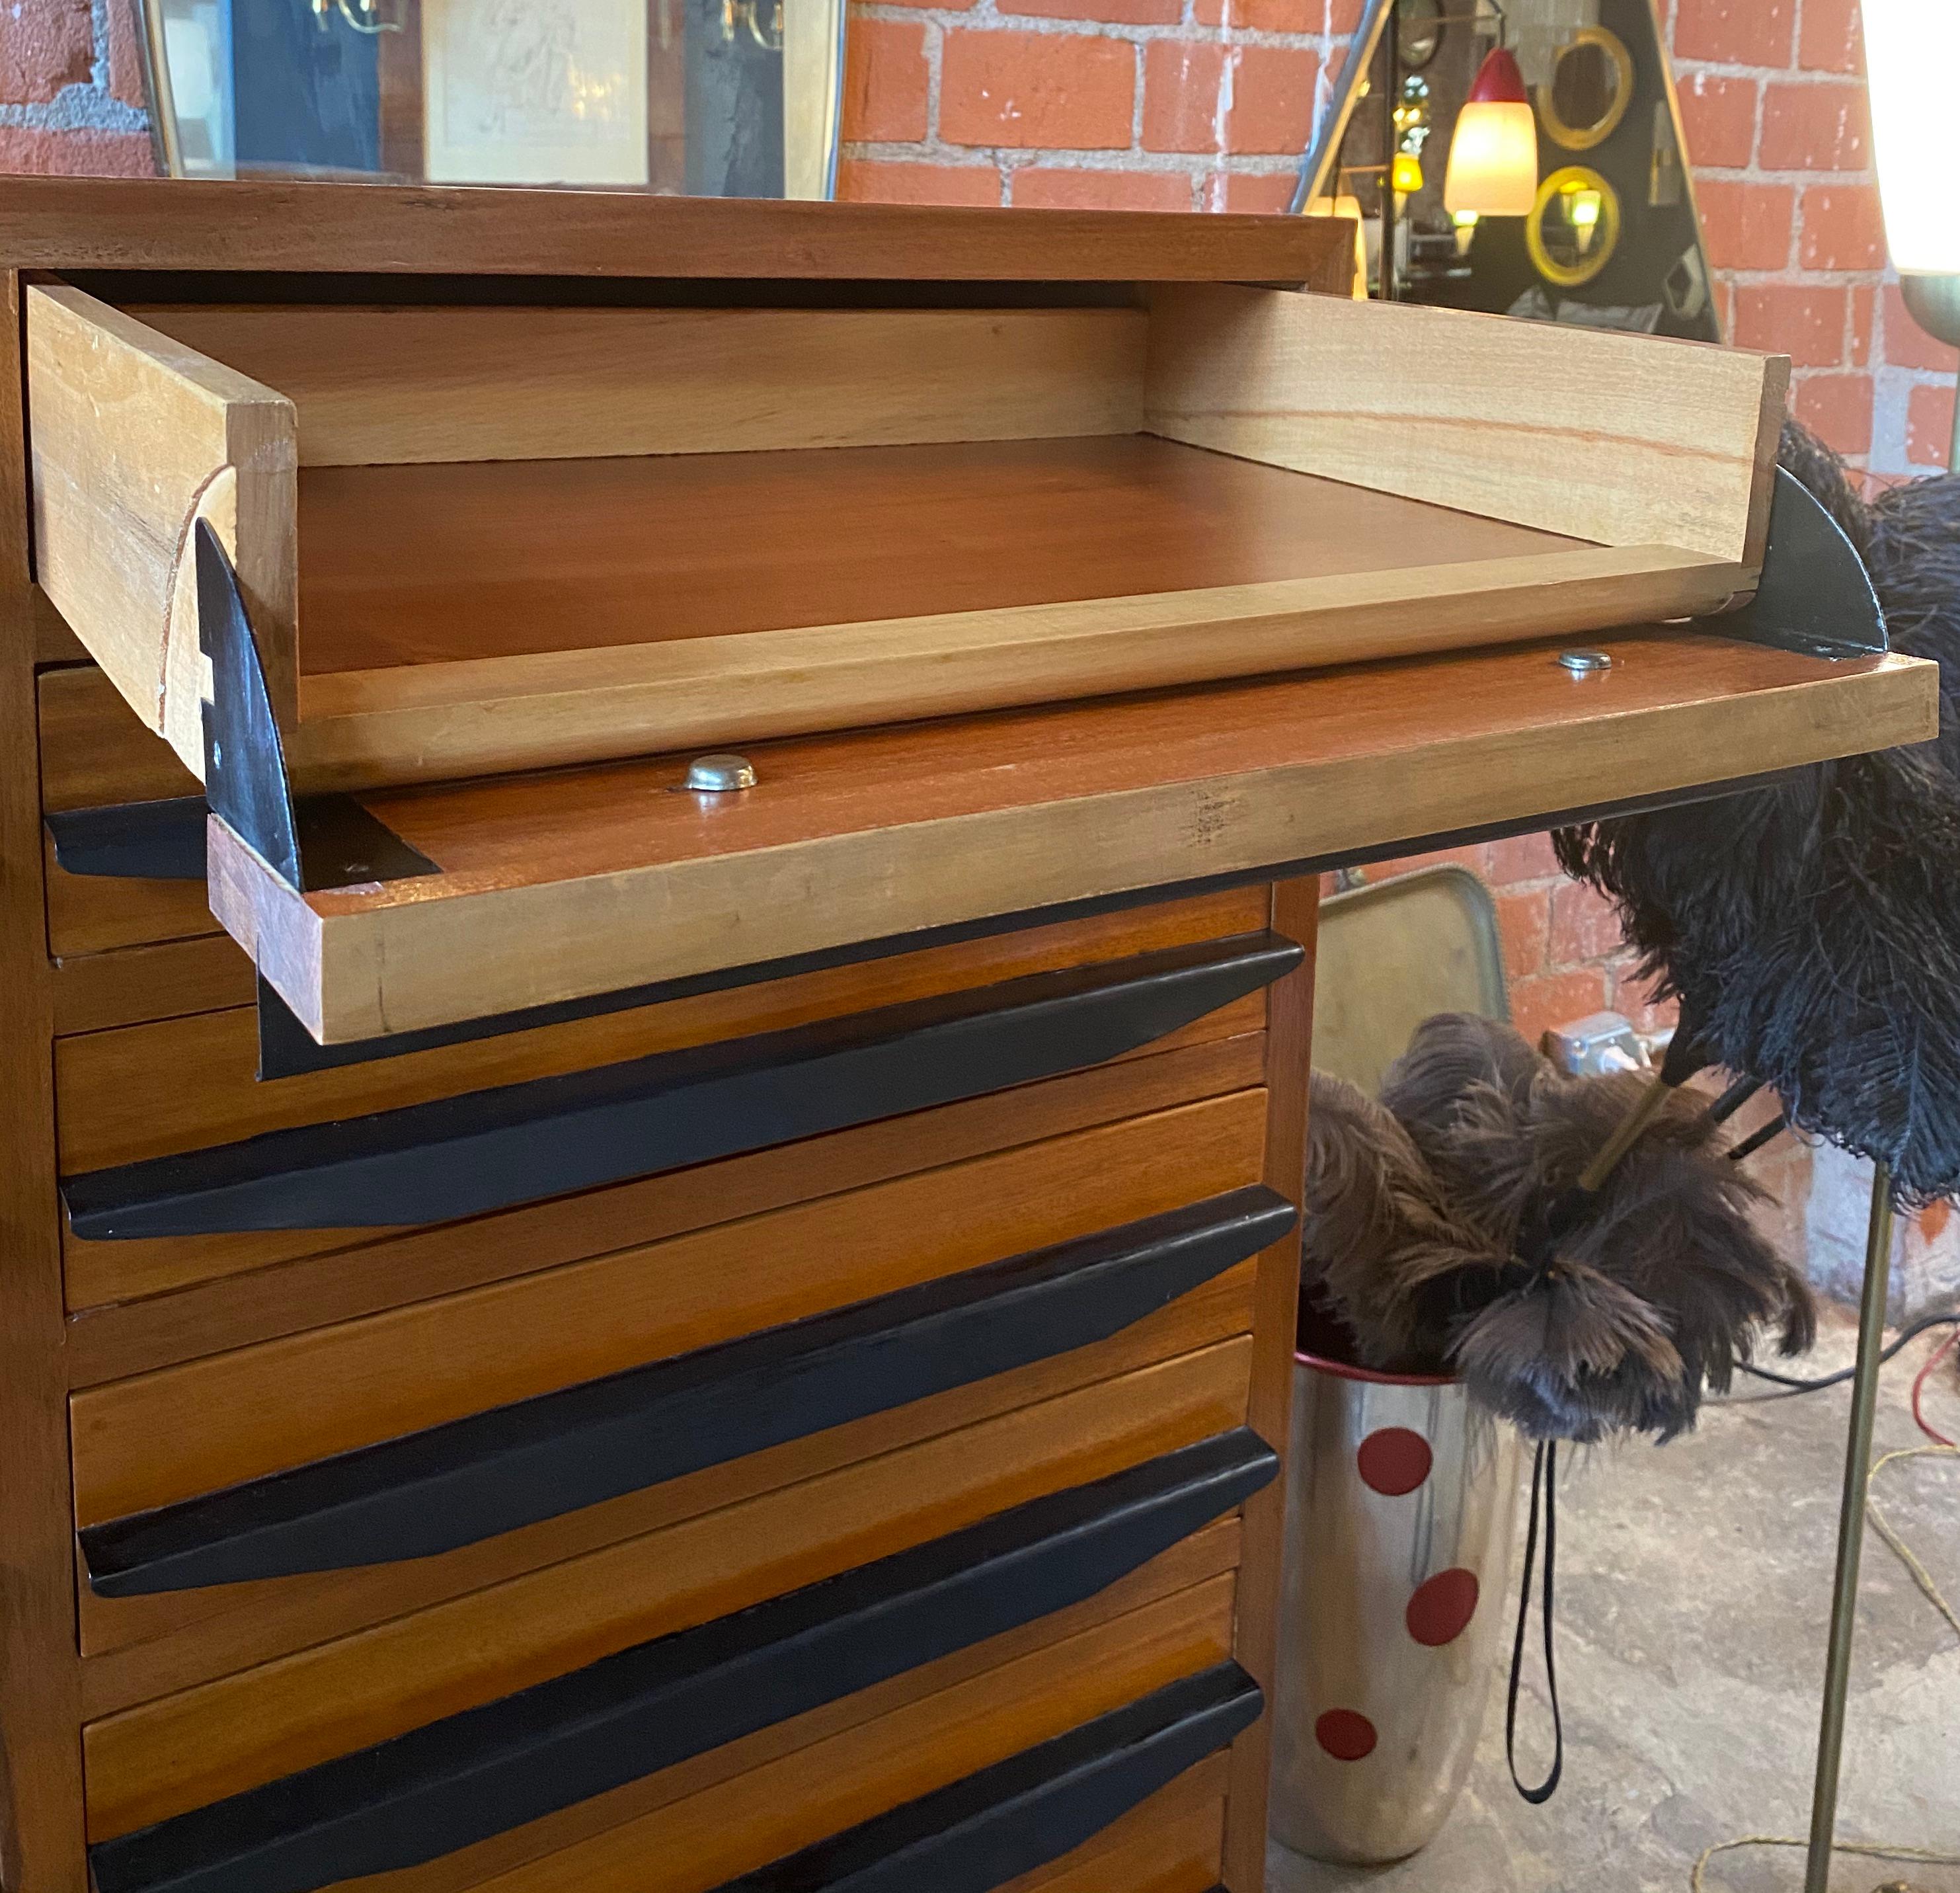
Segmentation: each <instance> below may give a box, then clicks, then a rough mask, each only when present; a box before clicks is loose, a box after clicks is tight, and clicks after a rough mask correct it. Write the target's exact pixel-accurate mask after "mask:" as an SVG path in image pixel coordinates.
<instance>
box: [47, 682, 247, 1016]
mask: <svg viewBox="0 0 1960 1893" xmlns="http://www.w3.org/2000/svg"><path fill="white" fill-rule="evenodd" d="M37 681H38V685H39V697H40V738H41V795H42V800H43V807H44V808H46V809H47V810H48V811H49V812H50V813H52V812H53V811H57V810H65V809H72V808H109V807H113V806H116V805H119V804H121V803H124V802H145V801H164V800H167V799H170V798H175V797H178V796H184V795H201V794H202V788H201V787H200V786H199V782H198V779H197V778H196V776H193V775H192V774H191V773H190V771H189V770H187V769H186V768H185V767H184V766H183V763H181V762H180V761H179V760H177V754H176V752H175V751H173V750H172V749H171V748H170V747H169V746H168V745H167V744H164V743H160V742H158V741H157V739H156V737H155V735H154V733H152V732H151V731H149V730H148V729H146V728H144V726H143V725H142V722H141V721H140V720H139V719H138V717H137V715H135V712H134V711H132V709H131V708H130V707H129V704H128V703H126V702H125V701H124V700H123V698H122V694H121V693H120V692H119V691H118V690H116V687H115V685H114V684H112V683H110V680H109V679H108V677H107V675H106V674H104V673H103V671H101V670H100V669H99V668H97V666H95V665H94V664H78V665H74V666H72V667H70V668H67V669H64V670H59V671H44V672H43V674H41V676H40V678H39V679H38V680H37ZM45 872H46V884H47V900H48V950H49V951H50V952H51V953H52V954H55V955H56V958H87V957H92V956H93V955H94V954H98V953H102V952H105V951H111V950H113V949H115V948H122V947H129V946H136V945H147V944H148V943H150V942H154V941H165V940H184V939H196V938H198V937H199V936H209V935H214V934H215V933H216V932H218V923H217V922H216V920H215V919H213V918H212V913H211V902H210V899H209V897H208V895H207V894H206V893H205V888H204V883H203V882H202V881H128V880H122V879H109V878H103V877H100V876H96V875H72V874H69V873H67V872H65V871H64V870H63V869H62V868H61V867H60V865H59V864H58V863H57V862H56V859H55V856H54V848H53V846H52V842H49V843H47V846H46V869H45ZM61 1008H62V999H60V998H59V996H58V997H57V999H56V1012H57V1019H56V1029H57V1031H60V1030H65V1029H68V1028H67V1027H66V1026H65V1024H64V1022H63V1021H62V1020H61V1019H60V1018H59V1012H60V1010H61Z"/></svg>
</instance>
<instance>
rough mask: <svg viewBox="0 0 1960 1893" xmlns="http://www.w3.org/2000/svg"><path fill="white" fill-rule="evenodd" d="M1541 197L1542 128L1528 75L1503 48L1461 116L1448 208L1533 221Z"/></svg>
mask: <svg viewBox="0 0 1960 1893" xmlns="http://www.w3.org/2000/svg"><path fill="white" fill-rule="evenodd" d="M1537 196H1538V122H1537V120H1535V118H1534V117H1533V116H1532V108H1531V100H1530V98H1529V95H1528V94H1526V91H1525V75H1523V73H1522V72H1519V70H1518V62H1517V61H1516V59H1513V58H1512V56H1510V53H1507V51H1506V50H1505V49H1504V48H1503V47H1502V46H1495V47H1493V48H1492V49H1491V52H1490V53H1488V55H1487V56H1485V59H1484V63H1483V65H1482V66H1481V68H1480V69H1478V74H1477V79H1476V83H1475V84H1473V85H1472V87H1471V88H1470V96H1469V98H1468V100H1466V101H1465V104H1464V107H1463V109H1462V111H1461V112H1459V113H1458V114H1457V115H1456V130H1455V131H1454V132H1453V133H1452V134H1451V135H1450V140H1449V170H1448V171H1447V173H1446V174H1445V175H1444V177H1443V206H1444V208H1445V209H1448V210H1449V211H1451V212H1468V213H1473V214H1474V215H1477V216H1479V217H1528V216H1529V215H1531V210H1532V204H1533V203H1534V202H1535V200H1536V199H1537Z"/></svg>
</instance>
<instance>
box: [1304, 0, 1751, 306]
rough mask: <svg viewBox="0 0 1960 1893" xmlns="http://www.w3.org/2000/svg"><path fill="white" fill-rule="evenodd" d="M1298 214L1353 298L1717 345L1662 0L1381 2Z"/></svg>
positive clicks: (1347, 76) (1370, 16) (1365, 28)
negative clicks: (1310, 223) (1323, 219)
mask: <svg viewBox="0 0 1960 1893" xmlns="http://www.w3.org/2000/svg"><path fill="white" fill-rule="evenodd" d="M1293 207H1294V209H1296V210H1300V211H1303V212H1308V213H1309V214H1314V213H1322V214H1326V213H1334V212H1341V213H1345V214H1348V215H1354V216H1357V217H1358V218H1360V220H1361V224H1362V236H1361V238H1360V242H1359V243H1358V244H1357V256H1356V265H1355V270H1356V283H1357V293H1359V294H1367V295H1376V296H1388V297H1392V298H1395V299H1398V300H1400V301H1411V302H1426V303H1435V304H1446V305H1447V306H1449V307H1451V308H1462V309H1484V310H1490V311H1498V312H1501V313H1504V314H1512V315H1518V316H1524V317H1531V318H1533V319H1535V320H1544V321H1560V322H1568V323H1583V324H1585V325H1586V326H1589V327H1612V328H1624V329H1630V330H1646V331H1650V332H1652V333H1657V334H1661V335H1671V336H1689V337H1692V338H1695V339H1701V340H1705V341H1715V340H1719V339H1720V327H1719V323H1718V320H1717V315H1716V311H1715V308H1714V304H1713V298H1712V295H1711V293H1710V281H1709V275H1708V268H1707V259H1706V256H1705V253H1704V250H1703V247H1702V242H1701V228H1700V225H1699V223H1698V220H1697V218H1696V215H1695V209H1694V188H1693V184H1692V180H1691V178H1690V177H1689V175H1688V167H1687V164H1686V162H1685V158H1684V156H1683V150H1682V135H1681V120H1680V113H1679V109H1678V104H1677V102H1676V100H1675V90H1674V81H1673V75H1672V72H1671V71H1670V70H1669V65H1668V62H1667V55H1666V49H1665V46H1664V43H1663V38H1662V36H1661V33H1660V30H1659V25H1658V24H1657V21H1656V15H1655V10H1654V5H1653V0H1503V5H1502V6H1501V7H1500V6H1499V5H1497V4H1496V0H1370V5H1369V6H1368V8H1367V11H1366V13H1365V14H1364V16H1363V20H1362V22H1361V25H1360V28H1359V29H1358V30H1357V32H1356V33H1355V35H1354V40H1353V41H1352V42H1351V45H1350V47H1349V49H1348V57H1347V60H1346V63H1345V65H1344V67H1343V69H1342V70H1341V75H1340V77H1339V79H1338V81H1337V83H1336V85H1335V96H1334V98H1333V100H1332V104H1331V106H1330V107H1329V109H1328V110H1327V112H1326V113H1325V114H1324V115H1323V117H1322V121H1321V123H1320V126H1319V130H1318V132H1317V134H1316V139H1315V142H1314V144H1313V147H1312V148H1311V149H1309V151H1308V152H1307V154H1306V158H1305V160H1304V161H1303V164H1302V167H1301V173H1300V187H1299V190H1298V191H1297V193H1296V196H1295V199H1294V206H1293Z"/></svg>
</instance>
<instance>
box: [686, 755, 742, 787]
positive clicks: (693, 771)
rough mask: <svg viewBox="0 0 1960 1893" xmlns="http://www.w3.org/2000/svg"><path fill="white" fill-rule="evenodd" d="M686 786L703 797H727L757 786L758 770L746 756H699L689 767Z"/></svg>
mask: <svg viewBox="0 0 1960 1893" xmlns="http://www.w3.org/2000/svg"><path fill="white" fill-rule="evenodd" d="M755 786H756V769H755V765H754V764H753V763H751V762H750V761H749V759H748V757H746V756H697V757H695V759H694V760H693V761H692V762H691V763H689V764H688V766H687V782H686V787H688V788H689V789H692V790H694V791H695V793H696V794H698V795H727V793H729V792H730V791H731V790H733V789H753V788H754V787H755Z"/></svg>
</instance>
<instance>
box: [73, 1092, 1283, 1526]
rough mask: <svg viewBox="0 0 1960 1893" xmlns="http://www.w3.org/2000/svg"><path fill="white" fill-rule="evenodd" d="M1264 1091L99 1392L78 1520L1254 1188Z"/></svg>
mask: <svg viewBox="0 0 1960 1893" xmlns="http://www.w3.org/2000/svg"><path fill="white" fill-rule="evenodd" d="M1264 1149H1265V1093H1264V1092H1263V1091H1255V1092H1243V1093H1236V1094H1234V1095H1231V1096H1230V1097H1227V1098H1218V1099H1214V1100H1211V1101H1208V1102H1205V1103H1202V1104H1194V1105H1188V1106H1185V1107H1182V1108H1180V1109H1178V1110H1175V1111H1163V1112H1159V1113H1157V1114H1154V1115H1153V1116H1151V1117H1146V1118H1142V1119H1136V1120H1128V1121H1126V1122H1125V1123H1119V1124H1115V1125H1110V1126H1106V1127H1103V1128H1101V1129H1099V1130H1093V1131H1088V1132H1084V1133H1079V1134H1077V1136H1073V1137H1064V1138H1056V1139H1050V1140H1049V1141H1048V1142H1045V1143H1042V1144H1038V1145H1035V1146H1032V1147H1029V1148H1027V1149H1020V1150H1016V1151H1009V1152H1002V1153H1001V1154H999V1155H995V1156H992V1157H987V1158H978V1159H975V1161H973V1162H971V1163H968V1164H963V1165H953V1166H951V1167H950V1168H947V1169H944V1170H941V1171H933V1172H931V1173H928V1174H926V1175H924V1176H920V1177H914V1178H902V1179H900V1180H899V1181H896V1182H893V1183H890V1184H883V1185H880V1186H879V1187H877V1188H875V1189H873V1190H866V1191H861V1192H857V1193H852V1194H850V1195H848V1196H845V1197H837V1198H826V1199H823V1200H819V1201H817V1202H816V1203H809V1204H805V1205H801V1206H797V1207H796V1208H794V1209H788V1210H784V1211H780V1212H778V1213H775V1214H774V1215H772V1216H768V1217H765V1218H756V1219H746V1220H744V1221H741V1222H735V1223H731V1224H727V1225H718V1226H716V1227H714V1228H713V1229H705V1230H702V1231H700V1232H697V1233H696V1234H695V1235H690V1236H685V1237H680V1238H674V1239H673V1240H671V1241H667V1242H663V1243H657V1244H651V1245H648V1246H645V1247H642V1248H634V1249H628V1250H626V1251H622V1252H621V1253H619V1254H612V1255H606V1256H602V1257H597V1258H596V1259H595V1260H592V1261H590V1262H585V1263H580V1264H573V1265H571V1266H570V1267H565V1268H562V1269H555V1270H548V1271H546V1272H544V1273H539V1274H535V1275H529V1276H518V1277H517V1278H515V1279H514V1280H509V1281H506V1282H500V1283H492V1284H490V1285H488V1286H486V1287H484V1288H482V1289H475V1290H472V1291H470V1292H466V1293H465V1294H462V1295H451V1296H447V1297H444V1298H443V1299H440V1300H438V1301H434V1302H425V1303H422V1304H418V1305H415V1306H412V1307H409V1308H397V1309H394V1310H392V1311H390V1312H388V1313H387V1314H385V1315H378V1316H375V1317H373V1318H369V1319H367V1320H364V1321H353V1322H343V1323H340V1324H336V1325H335V1326H333V1327H324V1328H321V1329H318V1330H316V1331H313V1332H310V1333H307V1334H295V1335H291V1336H288V1337H285V1338H283V1339H282V1340H278V1341H273V1342H268V1343H265V1344H263V1346H258V1347H255V1348H247V1349H242V1350H237V1351H236V1352H234V1353H228V1354H224V1355H218V1356H210V1357H208V1358H206V1359H201V1360H197V1361H192V1362H186V1363H185V1364H184V1365H183V1366H180V1367H177V1368H172V1369H166V1370H164V1371H163V1372H158V1373H155V1374H150V1375H140V1376H138V1377H136V1378H134V1379H132V1380H128V1381H122V1382H112V1383H110V1385H107V1386H103V1387H97V1388H88V1389H86V1390H84V1391H82V1392H80V1393H78V1394H75V1396H74V1397H73V1400H72V1430H73V1458H74V1470H75V1509H76V1517H77V1521H78V1523H79V1524H80V1525H83V1526H84V1527H86V1526H91V1525H100V1524H103V1522H106V1521H107V1520H110V1519H119V1518H124V1517H127V1516H129V1515H131V1514H132V1513H135V1512H145V1511H148V1510H151V1509H153V1508H155V1507H157V1506H168V1505H172V1504H175V1503H178V1502H180V1501H182V1500H184V1499H189V1498H192V1497H193V1496H196V1495H198V1494H199V1493H208V1492H212V1491H215V1490H220V1489H222V1488H224V1487H231V1486H236V1485H239V1484H240V1483H243V1482H244V1481H246V1480H252V1479H256V1478H262V1477H264V1476H266V1474H270V1473H275V1472H278V1471H283V1470H285V1468H290V1467H295V1466H300V1465H304V1464H307V1463H308V1462H310V1461H317V1460H320V1459H322V1458H327V1457H329V1456H331V1455H335V1454H339V1453H345V1452H350V1451H352V1450H353V1449H355V1448H359V1447H363V1446H368V1445H374V1443H376V1442H378V1441H382V1440H388V1439H396V1438H399V1437H400V1436H403V1435H404V1434H408V1433H412V1432H420V1431H422V1430H423V1429H426V1428H429V1427H432V1426H441V1425H442V1424H444V1423H447V1422H450V1421H454V1420H461V1419H463V1417H466V1416H467V1415H469V1414H472V1413H481V1412H483V1411H484V1410H486V1409H488V1408H490V1407H501V1406H507V1405H509V1404H512V1403H514V1402H516V1401H523V1400H527V1399H530V1398H532V1397H536V1396H537V1395H539V1394H547V1393H551V1392H554V1391H557V1390H558V1389H559V1388H565V1387H569V1386H573V1385H578V1383H581V1382H588V1381H594V1380H597V1379H600V1378H602V1377H603V1376H606V1375H613V1374H617V1373H620V1372H625V1370H627V1369H632V1368H636V1367H639V1366H644V1364H646V1363H648V1362H651V1361H654V1360H660V1359H667V1358H670V1357H671V1356H676V1355H680V1354H685V1353H692V1352H693V1351H695V1350H698V1349H702V1348H708V1347H712V1346H716V1345H718V1344H719V1343H725V1342H728V1341H731V1340H736V1339H738V1338H739V1337H742V1336H743V1335H746V1334H753V1333H755V1332H756V1331H758V1330H759V1329H762V1328H766V1327H778V1326H781V1324H784V1323H786V1322H790V1321H797V1320H800V1319H803V1318H807V1317H809V1316H811V1315H819V1314H822V1313H823V1312H825V1311H827V1310H829V1309H833V1308H841V1307H844V1306H845V1305H849V1304H851V1303H854V1302H864V1301H868V1300H870V1299H873V1298H874V1297H875V1296H877V1295H880V1294H885V1293H889V1292H892V1291H893V1290H895V1289H900V1288H903V1287H906V1286H912V1285H916V1284H918V1283H923V1282H928V1281H931V1280H936V1279H938V1278H940V1277H942V1276H948V1275H952V1274H954V1273H959V1272H960V1271H962V1270H968V1269H972V1268H977V1267H982V1266H984V1265H985V1264H989V1263H993V1262H998V1261H1000V1260H1004V1258H1006V1257H1010V1256H1014V1255H1019V1254H1023V1253H1025V1252H1026V1251H1030V1250H1034V1249H1037V1248H1045V1247H1048V1246H1049V1245H1050V1244H1053V1243H1055V1242H1058V1241H1069V1240H1071V1239H1073V1238H1078V1237H1083V1236H1087V1235H1093V1234H1095V1233H1096V1232H1100V1231H1103V1230H1106V1229H1113V1228H1115V1227H1116V1226H1117V1225H1121V1224H1123V1223H1126V1222H1134V1221H1136V1220H1138V1219H1140V1218H1142V1217H1146V1216H1153V1215H1157V1214H1160V1213H1164V1212H1166V1211H1169V1210H1173V1209H1182V1208H1184V1207H1185V1206H1188V1205H1190V1204H1192V1203H1199V1202H1202V1201H1204V1200H1206V1199H1208V1198H1210V1197H1217V1196H1220V1195H1222V1194H1223V1193H1226V1192H1227V1191H1230V1190H1236V1189H1242V1188H1245V1187H1248V1186H1249V1185H1251V1184H1255V1183H1257V1182H1258V1181H1259V1177H1260V1171H1261V1168H1262V1162H1263V1158H1264Z"/></svg>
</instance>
